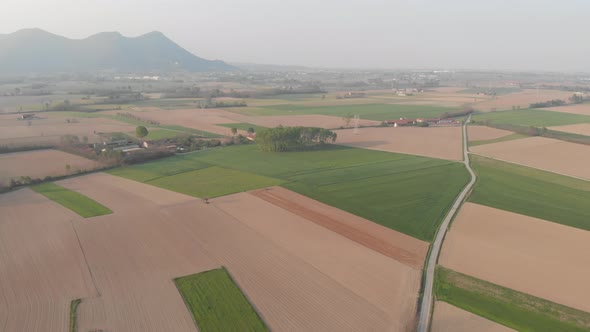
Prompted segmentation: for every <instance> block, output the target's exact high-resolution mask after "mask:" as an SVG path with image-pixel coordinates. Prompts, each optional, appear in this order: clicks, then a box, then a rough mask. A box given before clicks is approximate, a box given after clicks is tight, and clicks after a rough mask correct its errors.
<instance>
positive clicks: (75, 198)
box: [31, 182, 113, 218]
mask: <svg viewBox="0 0 590 332" xmlns="http://www.w3.org/2000/svg"><path fill="white" fill-rule="evenodd" d="M31 189H33V190H34V191H36V192H38V193H40V194H41V195H43V196H45V197H47V198H49V199H50V200H52V201H54V202H56V203H58V204H61V205H63V206H64V207H66V208H68V209H70V210H72V211H74V212H76V213H77V214H79V215H80V216H82V217H84V218H89V217H96V216H102V215H105V214H109V213H113V211H111V210H110V209H109V208H107V207H106V206H104V205H102V204H100V203H98V202H96V201H94V200H92V199H90V198H88V197H86V196H84V195H82V194H80V193H77V192H75V191H72V190H69V189H66V188H64V187H62V186H58V185H57V184H55V183H51V182H47V183H43V184H40V185H36V186H32V187H31Z"/></svg>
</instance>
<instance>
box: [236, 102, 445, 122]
mask: <svg viewBox="0 0 590 332" xmlns="http://www.w3.org/2000/svg"><path fill="white" fill-rule="evenodd" d="M227 110H228V111H231V112H235V113H240V114H244V115H252V116H272V115H306V114H320V115H331V116H336V117H343V116H346V115H348V114H351V115H355V114H358V115H359V116H360V117H361V118H362V119H367V120H377V121H384V120H392V119H399V118H418V117H429V118H435V117H439V116H440V115H441V114H443V113H445V112H449V111H453V110H455V109H453V108H448V107H441V106H432V105H404V104H365V105H331V106H308V105H301V104H280V105H268V106H259V107H239V108H238V107H236V108H234V109H229V108H228V109H227Z"/></svg>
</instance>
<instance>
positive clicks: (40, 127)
mask: <svg viewBox="0 0 590 332" xmlns="http://www.w3.org/2000/svg"><path fill="white" fill-rule="evenodd" d="M39 117H40V119H34V120H31V121H30V123H31V125H29V121H27V120H18V119H17V115H16V114H10V115H0V145H34V144H43V143H53V144H55V143H59V142H60V140H61V137H62V136H64V135H68V134H69V135H76V136H79V137H80V139H82V137H83V136H86V137H88V142H90V143H96V142H100V137H99V135H97V133H101V132H103V133H108V132H130V131H134V130H135V126H132V125H129V124H126V123H122V122H118V121H115V120H111V119H104V118H79V117H64V116H61V115H58V114H51V113H43V114H40V115H39ZM67 119H71V120H74V121H77V122H75V123H67V121H66V120H67Z"/></svg>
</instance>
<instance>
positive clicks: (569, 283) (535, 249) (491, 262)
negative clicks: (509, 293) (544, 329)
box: [440, 203, 590, 312]
mask: <svg viewBox="0 0 590 332" xmlns="http://www.w3.org/2000/svg"><path fill="white" fill-rule="evenodd" d="M589 251H590V232H588V231H585V230H581V229H577V228H573V227H568V226H563V225H560V224H556V223H552V222H549V221H545V220H541V219H536V218H532V217H528V216H523V215H519V214H515V213H511V212H507V211H502V210H498V209H494V208H490V207H486V206H481V205H477V204H473V203H466V204H464V205H463V207H462V208H461V211H460V212H459V215H458V216H457V218H456V219H455V221H454V222H453V225H452V226H451V230H450V232H449V233H448V234H447V239H446V241H445V242H444V246H443V250H442V254H441V257H440V264H441V265H443V266H445V267H448V268H450V269H452V270H455V271H458V272H461V273H464V274H467V275H470V276H473V277H476V278H479V279H483V280H486V281H489V282H492V283H495V284H498V285H501V286H504V287H508V288H511V289H514V290H517V291H520V292H523V293H527V294H531V295H533V296H537V297H540V298H544V299H547V300H549V301H553V302H557V303H560V304H563V305H566V306H570V307H573V308H576V309H580V310H583V311H586V312H590V301H588V299H587V297H586V296H583V295H581V294H590V283H588V280H590V264H585V263H584V262H587V261H588V257H587V256H588V255H587V254H588V252H589Z"/></svg>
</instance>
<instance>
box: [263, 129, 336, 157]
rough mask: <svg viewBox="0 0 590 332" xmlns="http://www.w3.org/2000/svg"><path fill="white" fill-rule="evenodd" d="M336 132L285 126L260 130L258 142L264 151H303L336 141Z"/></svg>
mask: <svg viewBox="0 0 590 332" xmlns="http://www.w3.org/2000/svg"><path fill="white" fill-rule="evenodd" d="M336 137H337V135H336V133H335V132H333V131H331V130H328V129H323V128H316V127H283V126H279V127H276V128H268V129H264V130H260V131H259V132H258V133H257V134H256V142H257V143H258V145H259V146H260V149H261V150H262V151H268V152H286V151H302V150H307V149H311V148H314V147H318V146H322V145H324V144H327V143H330V142H331V143H334V142H336Z"/></svg>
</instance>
